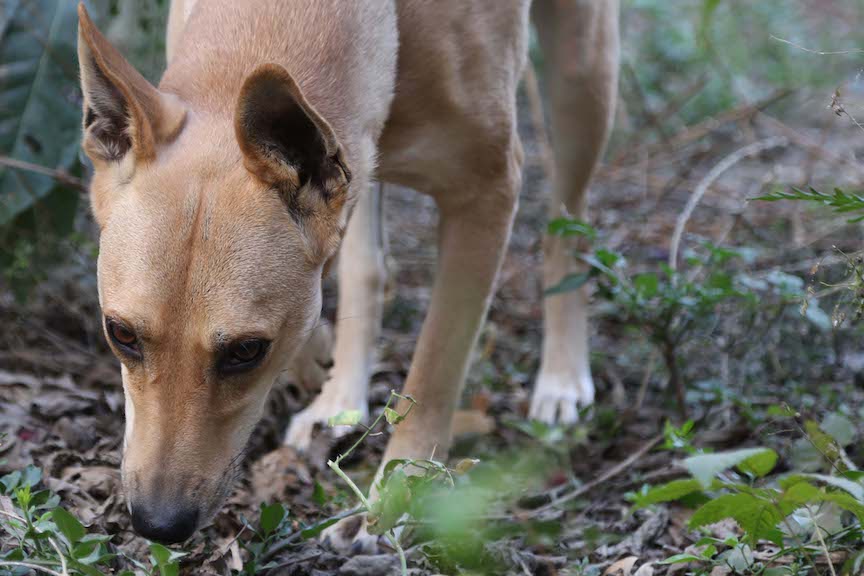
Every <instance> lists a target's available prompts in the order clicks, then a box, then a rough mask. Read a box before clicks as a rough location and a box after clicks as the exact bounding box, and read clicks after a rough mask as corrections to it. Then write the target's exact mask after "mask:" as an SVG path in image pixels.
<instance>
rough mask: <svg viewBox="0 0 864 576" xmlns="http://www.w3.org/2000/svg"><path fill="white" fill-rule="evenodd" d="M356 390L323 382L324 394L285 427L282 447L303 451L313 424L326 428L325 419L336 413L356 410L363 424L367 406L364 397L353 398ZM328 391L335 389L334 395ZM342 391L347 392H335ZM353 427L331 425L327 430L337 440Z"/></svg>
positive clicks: (334, 383)
mask: <svg viewBox="0 0 864 576" xmlns="http://www.w3.org/2000/svg"><path fill="white" fill-rule="evenodd" d="M358 388H360V387H358V386H349V387H339V386H337V385H336V382H332V381H331V382H327V383H325V385H324V391H323V392H322V393H321V394H319V395H318V397H317V398H315V400H314V401H313V402H312V404H310V405H309V406H307V407H306V408H304V409H303V410H301V411H300V412H298V413H297V414H295V415H294V417H293V418H291V424H290V425H289V426H288V432H287V433H286V434H285V442H284V444H285V445H287V446H293V447H294V448H297V449H298V450H300V451H301V452H303V451H305V450H306V449H307V448H309V445H310V443H311V442H312V434H313V432H314V431H315V425H316V424H321V425H324V426H326V425H327V420H329V419H330V417H332V416H336V415H337V414H339V413H340V412H346V411H349V410H356V411H357V412H359V413H360V422H365V421H366V420H367V419H368V416H369V407H368V405H367V403H366V398H365V397H361V398H356V399H355V397H356V396H358V394H357V390H358ZM328 389H329V390H337V392H328ZM346 389H348V390H350V391H351V392H350V393H343V392H339V390H346ZM353 428H354V427H353V426H333V427H332V428H330V431H331V434H332V435H333V436H334V437H336V438H339V437H341V436H344V435H345V434H348V433H349V432H351V430H352V429H353Z"/></svg>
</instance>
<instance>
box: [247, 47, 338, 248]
mask: <svg viewBox="0 0 864 576" xmlns="http://www.w3.org/2000/svg"><path fill="white" fill-rule="evenodd" d="M234 130H235V132H236V135H237V142H238V144H239V145H240V149H241V151H242V152H243V159H244V164H245V166H246V168H247V170H249V172H251V173H252V174H253V175H254V176H255V177H256V178H257V179H258V180H260V181H261V182H263V183H265V184H267V185H269V186H272V187H273V188H275V189H277V190H278V191H279V193H280V194H281V195H282V198H283V200H284V201H285V205H286V207H287V209H288V211H289V213H290V214H291V216H292V218H293V219H294V220H295V221H296V222H297V223H298V225H300V228H301V229H302V231H303V233H304V235H305V237H306V239H307V242H308V248H309V253H310V257H311V258H312V259H313V260H314V261H316V262H319V263H323V262H324V261H325V260H326V259H327V258H329V257H330V256H332V255H333V254H334V253H335V251H336V249H337V248H338V245H339V241H340V240H341V237H342V231H343V228H344V223H345V222H344V221H345V217H346V215H345V214H344V210H343V208H344V206H345V203H346V201H347V199H348V185H349V183H350V181H351V174H350V172H349V171H348V168H347V167H346V165H345V161H344V159H343V155H342V150H341V147H340V145H339V142H338V140H337V138H336V135H335V134H334V133H333V129H332V128H331V127H330V125H329V124H328V123H327V121H326V120H324V118H322V117H321V116H320V115H319V114H318V112H316V111H315V109H314V108H313V107H312V105H311V104H309V102H307V101H306V98H305V97H304V96H303V93H302V92H301V91H300V87H299V86H297V83H296V82H295V81H294V79H293V78H292V77H291V75H290V74H289V73H288V71H287V70H285V69H284V68H282V67H281V66H278V65H275V64H266V65H263V66H261V67H259V68H257V69H256V70H255V71H254V72H252V74H250V75H249V77H248V78H246V81H245V82H244V83H243V88H242V89H241V90H240V97H239V99H238V102H237V109H236V112H235V115H234Z"/></svg>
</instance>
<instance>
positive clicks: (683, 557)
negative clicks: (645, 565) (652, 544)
mask: <svg viewBox="0 0 864 576" xmlns="http://www.w3.org/2000/svg"><path fill="white" fill-rule="evenodd" d="M704 561H705V559H704V558H700V557H699V556H695V555H693V554H675V555H674V556H670V557H669V558H666V559H665V560H660V561H659V562H658V564H686V563H688V562H704Z"/></svg>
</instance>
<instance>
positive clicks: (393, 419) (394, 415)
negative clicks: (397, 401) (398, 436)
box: [384, 406, 405, 426]
mask: <svg viewBox="0 0 864 576" xmlns="http://www.w3.org/2000/svg"><path fill="white" fill-rule="evenodd" d="M384 418H386V419H387V422H388V423H390V424H393V425H394V426H395V425H396V424H399V423H400V422H402V421H403V420H404V419H405V417H404V416H402V415H401V414H399V412H397V411H396V410H394V409H392V408H390V407H389V406H388V407H387V408H384Z"/></svg>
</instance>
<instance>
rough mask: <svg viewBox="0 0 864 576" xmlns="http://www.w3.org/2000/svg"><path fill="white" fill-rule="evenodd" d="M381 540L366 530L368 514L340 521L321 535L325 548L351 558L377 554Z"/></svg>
mask: <svg viewBox="0 0 864 576" xmlns="http://www.w3.org/2000/svg"><path fill="white" fill-rule="evenodd" d="M379 538H381V536H375V535H374V534H369V531H368V530H367V529H366V514H358V515H357V516H351V517H349V518H345V519H344V520H340V521H339V522H337V523H336V524H334V525H333V526H330V527H329V528H327V529H326V530H324V532H322V533H321V542H322V543H323V544H324V545H325V546H327V547H329V548H331V549H333V550H335V551H336V552H341V553H342V554H348V555H350V556H355V555H359V554H366V555H369V554H377V553H378V540H379Z"/></svg>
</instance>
